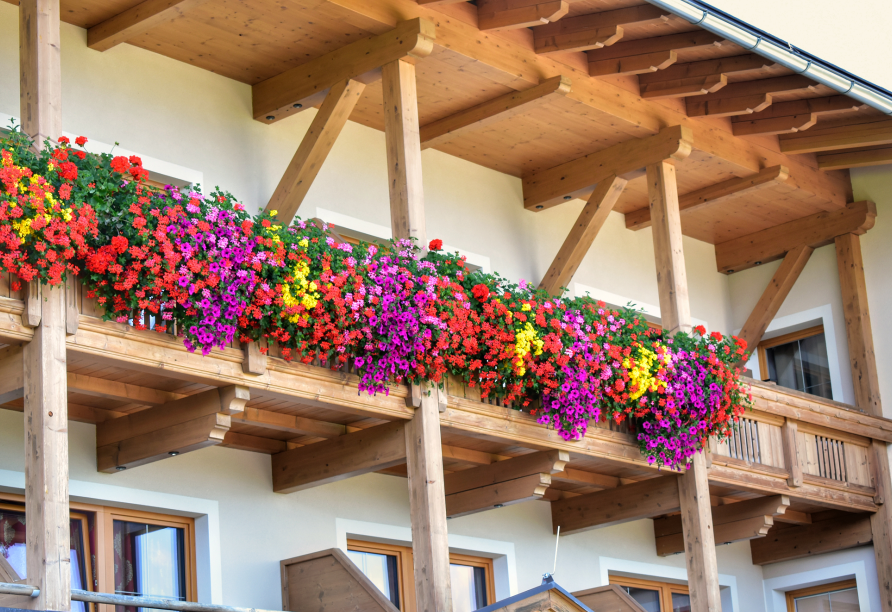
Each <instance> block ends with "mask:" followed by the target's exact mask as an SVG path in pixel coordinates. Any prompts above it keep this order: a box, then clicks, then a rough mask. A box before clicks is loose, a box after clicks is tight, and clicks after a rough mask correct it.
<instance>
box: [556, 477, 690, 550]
mask: <svg viewBox="0 0 892 612" xmlns="http://www.w3.org/2000/svg"><path fill="white" fill-rule="evenodd" d="M679 508H680V502H679V499H678V476H676V475H675V474H669V475H667V476H661V477H659V478H653V479H650V480H642V481H641V482H636V483H634V484H627V485H623V486H621V487H617V488H615V489H607V490H604V491H596V492H594V493H587V494H585V495H580V496H578V497H571V498H568V499H562V500H559V501H554V502H552V503H551V522H552V526H553V528H554V531H555V533H557V528H558V527H560V528H561V534H562V535H570V534H571V533H579V532H581V531H588V530H589V529H595V528H598V527H609V526H611V525H620V524H622V523H628V522H630V521H637V520H639V519H643V518H652V517H654V516H660V515H661V514H669V513H671V512H678V510H679Z"/></svg>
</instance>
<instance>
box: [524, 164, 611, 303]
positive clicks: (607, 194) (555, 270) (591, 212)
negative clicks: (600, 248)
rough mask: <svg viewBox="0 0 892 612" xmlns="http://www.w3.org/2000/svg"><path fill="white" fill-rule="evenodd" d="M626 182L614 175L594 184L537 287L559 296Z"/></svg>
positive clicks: (608, 214)
mask: <svg viewBox="0 0 892 612" xmlns="http://www.w3.org/2000/svg"><path fill="white" fill-rule="evenodd" d="M626 183H628V181H627V180H625V179H622V178H619V177H617V176H611V177H608V178H606V179H604V180H603V181H601V182H600V183H598V186H597V187H595V190H594V191H593V192H592V195H591V197H590V198H589V199H588V202H586V204H585V207H584V208H583V209H582V212H581V213H579V218H578V219H577V220H576V223H575V224H574V225H573V228H572V229H571V230H570V234H569V235H568V236H567V239H566V240H564V244H563V245H562V246H561V250H560V251H558V254H557V255H556V256H555V258H554V261H553V262H552V263H551V267H550V268H549V269H548V272H546V273H545V278H543V279H542V282H541V283H539V288H540V289H545V290H546V291H547V292H548V293H550V294H551V295H559V294H560V293H561V289H562V288H563V287H566V286H567V285H568V284H569V283H570V279H571V278H573V274H575V273H576V270H577V268H579V264H580V263H582V258H583V257H585V254H586V253H588V250H589V249H590V248H591V246H592V243H593V242H594V241H595V237H596V236H597V235H598V232H599V231H601V227H602V226H603V225H604V222H606V221H607V218H608V217H609V216H610V212H611V211H612V210H613V207H614V205H615V204H616V202H617V201H618V200H619V197H620V196H621V195H622V193H623V189H624V188H625V187H626Z"/></svg>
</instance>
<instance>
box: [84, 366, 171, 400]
mask: <svg viewBox="0 0 892 612" xmlns="http://www.w3.org/2000/svg"><path fill="white" fill-rule="evenodd" d="M68 390H69V391H72V392H74V393H82V394H84V395H93V396H96V397H105V398H108V399H113V400H118V401H122V402H132V403H134V404H140V405H144V406H162V405H164V404H167V403H168V402H172V401H175V400H178V399H181V398H183V397H186V396H185V395H184V394H182V393H174V392H172V391H161V390H158V389H151V388H149V387H141V386H139V385H132V384H128V383H122V382H118V381H114V380H106V379H104V378H96V377H94V376H86V375H84V374H76V373H74V372H69V373H68Z"/></svg>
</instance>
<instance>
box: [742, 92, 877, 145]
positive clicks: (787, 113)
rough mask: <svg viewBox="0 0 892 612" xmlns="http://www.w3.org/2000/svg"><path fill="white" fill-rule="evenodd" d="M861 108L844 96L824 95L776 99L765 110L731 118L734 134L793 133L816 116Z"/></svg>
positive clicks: (814, 120)
mask: <svg viewBox="0 0 892 612" xmlns="http://www.w3.org/2000/svg"><path fill="white" fill-rule="evenodd" d="M864 107H865V105H864V104H862V103H860V102H858V101H857V100H853V99H852V98H849V97H848V96H828V97H825V98H809V99H806V100H792V101H788V102H777V103H774V104H772V105H771V106H770V107H768V108H767V109H765V110H763V111H761V112H758V113H753V114H751V115H746V116H737V117H734V118H733V119H732V124H731V127H732V129H733V132H734V135H735V136H752V135H756V134H786V133H795V132H798V131H802V130H804V129H808V128H810V127H812V126H813V125H814V124H815V122H816V121H817V119H818V117H821V116H826V115H836V114H843V113H847V112H853V111H857V110H860V109H863V108H864Z"/></svg>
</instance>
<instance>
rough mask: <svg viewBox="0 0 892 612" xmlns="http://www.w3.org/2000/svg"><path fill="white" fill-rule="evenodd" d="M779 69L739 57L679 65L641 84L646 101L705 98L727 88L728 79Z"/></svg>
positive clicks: (764, 61)
mask: <svg viewBox="0 0 892 612" xmlns="http://www.w3.org/2000/svg"><path fill="white" fill-rule="evenodd" d="M775 65H776V64H774V63H772V62H771V61H770V60H767V59H765V58H763V57H762V56H761V55H756V54H749V55H735V56H733V57H725V58H722V59H716V60H705V61H699V62H688V63H685V64H677V63H676V64H673V65H672V66H669V67H668V68H666V69H665V70H661V71H659V72H654V73H651V74H642V75H640V76H639V77H638V83H639V85H640V89H641V97H642V98H667V97H673V96H676V97H678V96H693V95H705V94H707V93H713V92H715V91H718V90H719V89H720V88H722V87H724V86H725V85H726V84H727V82H728V79H727V77H728V75H733V74H736V73H740V72H746V71H748V70H760V69H765V68H771V67H772V66H775Z"/></svg>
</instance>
